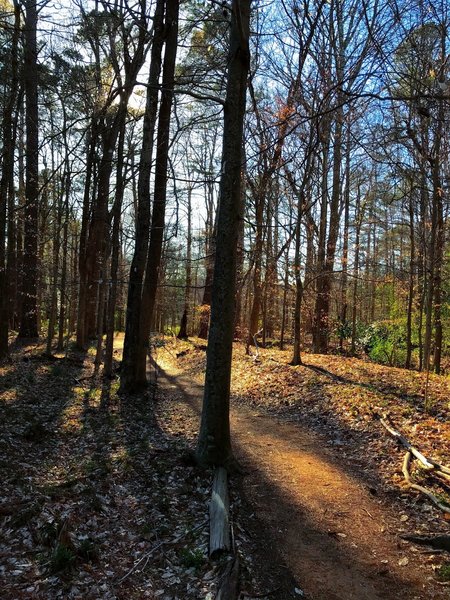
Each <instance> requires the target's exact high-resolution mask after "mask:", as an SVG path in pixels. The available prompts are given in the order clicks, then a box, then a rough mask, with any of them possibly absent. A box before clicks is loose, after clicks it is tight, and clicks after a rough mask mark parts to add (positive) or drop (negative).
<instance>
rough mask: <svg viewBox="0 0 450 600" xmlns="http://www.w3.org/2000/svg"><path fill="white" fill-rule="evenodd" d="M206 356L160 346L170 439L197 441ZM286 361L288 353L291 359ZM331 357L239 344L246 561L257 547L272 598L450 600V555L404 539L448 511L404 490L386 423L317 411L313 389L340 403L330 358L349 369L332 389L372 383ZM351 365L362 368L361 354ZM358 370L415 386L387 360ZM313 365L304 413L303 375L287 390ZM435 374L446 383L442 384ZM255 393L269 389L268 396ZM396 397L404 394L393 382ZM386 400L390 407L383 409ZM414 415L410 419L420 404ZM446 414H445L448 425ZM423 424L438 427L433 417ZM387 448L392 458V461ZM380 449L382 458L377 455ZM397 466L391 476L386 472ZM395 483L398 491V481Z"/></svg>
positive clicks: (163, 418)
mask: <svg viewBox="0 0 450 600" xmlns="http://www.w3.org/2000/svg"><path fill="white" fill-rule="evenodd" d="M180 348H181V355H179V357H178V358H177V357H176V355H175V353H176V352H177V350H180ZM202 352H203V349H200V350H198V348H197V349H196V348H195V347H192V346H191V347H189V346H183V345H182V346H181V347H180V346H177V347H167V348H163V349H160V350H158V353H157V362H158V381H159V388H160V393H159V396H158V397H159V407H158V420H159V423H160V426H161V427H162V428H164V427H169V428H170V432H168V433H170V434H171V435H175V436H185V437H188V438H189V437H191V439H192V436H195V427H198V420H199V414H200V406H201V395H202V386H201V384H202V376H203V375H202V371H203V358H202ZM283 356H284V357H285V358H287V354H285V355H283ZM308 358H313V357H308ZM324 359H325V357H323V359H320V357H319V358H318V357H314V358H313V361H310V362H313V364H311V365H310V367H309V368H308V367H297V368H295V369H293V368H292V367H288V366H287V365H286V364H285V363H284V364H281V361H282V355H281V354H280V353H278V354H277V355H276V358H275V359H274V355H273V353H272V354H269V353H267V354H265V355H264V354H263V355H262V356H261V357H260V361H261V362H260V363H257V362H255V361H252V360H251V359H249V358H248V357H244V356H243V354H242V351H241V350H239V351H238V356H237V358H236V360H235V363H234V379H233V380H234V384H233V389H234V392H235V396H234V398H233V402H232V411H231V427H232V435H233V445H234V449H235V453H236V456H237V458H238V460H239V462H240V463H241V465H242V466H243V468H244V470H245V473H246V474H245V476H244V477H242V478H239V477H238V478H235V479H233V480H232V489H233V488H234V489H235V491H236V490H237V493H238V497H241V498H242V503H239V502H238V505H239V508H237V509H236V512H237V513H238V517H237V531H236V537H237V539H238V540H239V537H240V535H241V534H242V537H243V540H244V541H243V543H242V548H241V552H242V553H243V554H244V558H245V554H246V552H248V553H249V555H251V556H250V558H249V560H250V561H253V565H252V566H253V568H254V569H255V570H256V571H257V572H259V581H260V582H261V584H260V585H262V586H263V587H264V586H265V590H263V592H264V591H265V593H266V595H267V598H278V599H280V600H281V599H284V598H302V597H303V598H308V599H309V600H381V599H384V600H407V599H408V600H419V599H420V600H426V599H431V598H436V599H443V598H449V597H450V594H449V589H448V587H446V585H445V583H443V582H442V581H438V580H437V578H436V576H435V574H434V570H436V569H438V567H439V566H440V565H442V563H443V562H445V556H444V557H442V555H439V554H438V553H432V552H430V551H427V550H425V549H423V548H420V549H419V548H417V547H416V546H414V545H412V544H410V543H408V542H406V541H404V540H402V539H401V538H400V537H399V535H400V534H401V533H408V532H411V531H417V530H419V531H420V530H421V529H423V530H425V529H426V530H427V531H429V529H430V527H431V528H432V527H434V528H435V529H436V532H437V531H440V532H441V533H442V532H444V533H445V531H446V529H448V525H447V522H446V521H445V520H444V519H443V517H442V515H440V514H439V511H438V509H435V508H431V507H430V505H429V503H428V502H424V501H423V499H422V498H419V497H418V496H417V495H415V494H414V493H411V492H410V491H405V490H402V489H401V487H399V486H398V480H399V475H398V468H395V467H393V468H392V462H394V463H395V462H397V461H398V463H399V465H401V455H398V454H397V452H396V450H395V447H394V446H393V445H392V443H391V440H390V439H389V437H388V436H387V435H385V432H383V431H382V428H381V427H380V425H379V424H378V423H373V422H370V421H369V420H368V419H362V420H361V422H360V426H359V427H358V426H357V425H355V426H354V427H353V428H352V425H351V423H350V421H351V415H350V417H349V416H348V415H347V421H346V419H345V418H344V415H341V417H342V418H338V417H339V414H331V413H332V412H333V411H332V410H330V408H331V406H328V409H329V413H330V415H329V418H328V419H327V418H325V419H324V418H322V416H321V415H320V414H315V413H314V411H313V410H312V405H311V403H310V404H309V405H308V407H306V404H307V395H308V393H310V394H312V396H313V397H316V399H317V395H319V396H322V398H321V400H322V401H323V400H324V397H326V396H328V400H329V401H330V402H332V401H333V398H332V394H331V393H330V390H329V389H328V390H327V392H326V393H325V392H324V386H325V385H329V384H330V382H329V381H328V380H329V376H330V368H331V367H330V364H331V365H332V366H334V367H336V366H339V367H340V369H341V371H340V374H336V373H337V371H336V369H334V372H333V373H331V375H333V376H334V377H335V380H334V381H331V384H334V386H338V385H343V386H344V387H345V386H346V385H347V386H349V385H350V386H352V385H353V386H356V388H355V389H353V391H352V390H348V393H350V395H353V398H354V396H355V390H356V389H358V390H359V386H361V385H364V378H363V377H361V373H358V372H357V373H356V377H355V378H352V377H349V378H348V379H347V375H348V373H347V372H344V371H345V369H343V367H342V364H341V362H342V361H344V363H345V359H341V358H339V359H337V358H336V357H332V358H331V359H330V360H331V363H330V362H329V363H326V364H325V361H324ZM339 361H341V362H339ZM359 362H360V363H361V361H359ZM348 365H350V367H351V366H352V365H353V366H355V365H357V361H354V363H353V362H352V361H349V362H348ZM348 365H347V367H348ZM325 367H326V368H325ZM311 368H313V371H311ZM358 368H359V369H363V370H364V369H365V372H366V377H368V378H370V373H372V374H373V373H376V375H377V380H378V381H380V380H381V381H383V379H384V378H385V379H386V381H388V384H389V385H392V383H393V381H392V378H394V379H395V377H399V378H400V379H401V378H402V377H403V379H402V381H403V383H405V382H406V380H407V379H408V377H410V375H409V374H407V373H406V372H405V374H404V376H403V375H402V373H397V371H399V370H394V369H393V370H391V373H393V375H392V376H391V377H389V371H388V370H387V369H386V368H384V367H378V366H377V365H368V364H365V363H361V364H360V365H359V367H358ZM383 369H384V371H383ZM302 370H303V371H304V374H303V375H304V379H303V380H302V385H303V388H302V386H301V385H300V384H299V385H298V388H297V392H298V391H299V390H300V391H302V390H303V391H304V392H305V395H304V398H303V400H304V402H303V405H304V406H303V408H304V410H302V403H300V404H298V403H297V404H295V402H294V403H293V402H291V401H289V404H287V403H286V401H285V398H286V397H287V398H290V399H292V397H293V393H294V392H295V388H293V383H292V381H290V383H289V385H290V388H289V389H287V390H286V389H285V390H284V392H283V393H280V392H279V387H280V386H282V385H286V380H287V381H289V378H291V379H292V376H293V375H292V374H293V373H295V372H296V373H299V371H300V372H302ZM331 370H333V369H331ZM324 371H325V373H324ZM251 372H253V375H252V374H251ZM351 372H352V371H351V370H350V373H351ZM311 373H312V375H313V376H314V378H315V379H314V378H313V379H312V378H311ZM368 373H369V375H368ZM343 374H344V375H345V377H346V379H344V378H343V377H342V375H343ZM303 375H301V376H300V375H299V377H303ZM317 375H318V377H317ZM307 377H309V379H308V380H307V381H306V378H307ZM321 377H322V378H324V379H325V381H323V380H322V379H321ZM413 377H415V374H414V375H413ZM336 378H337V379H336ZM339 379H340V381H339ZM435 381H436V386H437V387H439V385H441V383H442V382H439V381H438V379H436V380H435ZM406 383H407V382H406ZM406 383H405V385H406ZM366 385H367V387H368V388H369V393H370V394H372V395H373V398H372V400H374V399H375V400H378V404H380V398H377V397H376V394H377V393H378V392H379V390H378V392H377V391H376V390H375V388H374V389H372V386H370V385H369V384H367V383H366ZM274 389H275V390H278V392H277V393H276V394H274V392H273V390H274ZM255 390H259V401H258V392H255ZM305 390H306V391H305ZM441 391H442V390H441ZM250 392H251V393H250ZM380 393H381V392H380ZM383 393H384V392H383ZM237 394H239V395H237ZM339 394H342V391H341V390H339ZM389 394H390V396H392V395H393V391H392V389H389ZM344 395H345V394H344ZM385 395H387V394H385ZM269 396H272V400H270V398H269ZM274 398H275V399H274ZM391 400H392V398H391ZM387 402H388V400H386V399H385V402H384V403H381V404H382V405H383V407H384V408H386V403H387ZM293 404H294V407H292V405H293ZM318 404H319V406H318V408H320V402H318ZM362 404H363V402H362V400H361V402H360V405H362ZM286 407H288V409H287V410H284V408H286ZM376 408H379V406H376ZM270 409H273V410H272V411H271V410H270ZM361 410H362V409H361V408H360V409H359V413H361ZM350 413H352V411H350ZM353 413H354V415H353V416H355V415H356V413H355V412H354V411H353ZM408 414H409V415H410V416H411V411H409V413H408ZM439 414H440V413H439V411H437V419H438V420H437V421H436V423H438V424H439V423H440V421H439ZM359 416H361V414H359ZM419 420H420V419H419ZM422 420H424V423H428V426H429V427H431V425H430V423H429V420H430V419H429V417H428V416H424V417H423V419H422ZM168 423H170V425H167V424H168ZM361 423H362V424H361ZM424 427H425V425H424ZM373 429H375V430H376V433H375V434H374V433H373V431H372V430H373ZM445 431H447V430H445ZM366 442H367V443H366ZM386 447H387V448H388V451H389V452H390V454H391V455H390V461H391V462H389V460H388V459H387V458H386V452H385V451H384V450H385V448H386ZM378 450H380V456H379V457H377V456H376V454H375V452H376V451H378ZM441 450H442V449H441ZM444 450H445V448H444ZM392 453H394V456H392ZM441 454H442V453H441ZM443 454H444V455H445V452H443ZM378 460H380V462H381V467H380V469H377V467H378V466H379V465H377V463H378ZM388 465H390V466H391V470H392V473H391V472H387V473H386V470H388V471H389V466H388ZM390 478H392V480H393V481H394V484H395V485H394V486H392V485H389V479H390ZM249 593H250V592H249ZM264 597H266V596H264Z"/></svg>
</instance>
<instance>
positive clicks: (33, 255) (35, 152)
mask: <svg viewBox="0 0 450 600" xmlns="http://www.w3.org/2000/svg"><path fill="white" fill-rule="evenodd" d="M25 7H26V12H25V66H24V73H23V75H24V81H25V105H26V155H25V156H26V186H25V194H26V204H25V209H24V219H25V237H24V254H23V265H22V286H21V288H22V307H21V308H22V314H21V320H20V330H19V338H37V337H39V330H38V306H37V282H38V230H39V111H38V67H37V38H36V33H37V21H38V17H37V6H36V0H27V1H26V3H25Z"/></svg>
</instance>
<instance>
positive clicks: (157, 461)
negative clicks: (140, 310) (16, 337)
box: [0, 338, 450, 600]
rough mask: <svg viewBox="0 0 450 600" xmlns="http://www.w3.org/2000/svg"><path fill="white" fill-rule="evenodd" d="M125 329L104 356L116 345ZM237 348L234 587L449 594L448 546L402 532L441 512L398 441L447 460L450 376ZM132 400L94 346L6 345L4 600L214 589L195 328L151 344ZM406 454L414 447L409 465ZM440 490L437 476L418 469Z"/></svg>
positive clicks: (312, 598) (440, 529)
mask: <svg viewBox="0 0 450 600" xmlns="http://www.w3.org/2000/svg"><path fill="white" fill-rule="evenodd" d="M120 345H121V338H118V339H117V348H116V358H117V359H119V358H120ZM289 358H290V357H289V352H280V351H278V350H260V356H259V358H258V360H255V359H254V358H252V357H249V356H246V355H245V353H244V350H243V348H242V346H241V345H236V347H235V358H234V363H233V398H232V432H233V444H234V448H235V453H236V456H237V458H238V460H239V461H240V463H241V465H242V467H243V469H244V472H245V475H244V476H238V477H234V478H232V479H231V499H232V521H233V532H234V540H235V544H236V548H237V551H238V552H239V554H240V556H241V563H242V565H243V579H242V598H244V597H245V598H257V597H258V598H267V599H268V600H269V599H278V600H284V599H285V598H286V599H287V598H306V599H309V600H374V599H381V598H383V599H384V600H397V599H398V600H406V598H408V600H414V599H417V600H419V599H420V600H426V599H432V598H436V599H441V598H442V599H443V598H449V597H450V587H449V580H450V560H449V554H448V553H445V552H439V551H436V550H430V549H429V548H427V547H425V546H424V547H422V546H416V545H415V544H412V543H410V542H407V541H405V540H403V539H402V538H401V537H400V536H402V535H404V534H411V533H413V534H416V533H418V534H426V535H428V534H432V533H439V534H449V533H450V531H449V530H450V520H448V519H447V518H445V517H446V516H448V515H445V513H443V512H441V511H440V510H439V509H438V508H437V507H435V506H434V505H433V504H432V503H431V502H430V501H429V500H428V499H427V498H426V497H425V496H424V495H422V494H420V493H418V492H416V491H412V490H409V489H406V488H405V486H404V484H403V475H402V473H401V467H402V461H403V454H404V450H401V449H399V448H398V446H397V445H396V443H395V442H394V441H393V440H392V438H391V437H390V436H389V435H388V434H387V432H386V430H385V429H384V428H383V427H382V426H381V424H380V422H379V421H377V420H376V419H374V418H373V413H374V412H379V413H383V412H388V413H389V414H390V416H391V417H392V419H393V422H394V423H395V425H396V426H397V428H398V429H400V430H401V431H402V433H403V434H404V435H405V436H406V437H408V439H410V441H411V442H412V443H414V444H415V445H416V446H417V447H418V448H419V449H420V450H421V451H422V452H423V453H424V454H425V455H426V456H427V457H429V458H433V459H435V460H438V461H439V462H441V463H443V464H447V465H448V464H449V462H450V423H449V412H450V410H449V409H450V406H449V399H450V380H449V379H448V378H447V377H443V376H442V377H437V376H431V377H430V380H429V385H428V402H429V410H428V412H427V413H425V412H424V410H423V404H424V400H423V398H424V393H425V385H426V380H425V376H424V375H421V374H418V373H415V372H409V371H404V370H401V369H393V368H389V367H382V366H379V365H375V364H372V363H369V362H366V361H362V360H357V359H350V358H344V357H338V356H316V355H305V357H304V362H305V365H304V366H299V367H292V366H289V365H288V362H289ZM155 359H156V362H157V365H158V367H157V368H156V369H155V366H154V365H153V366H152V367H151V373H150V376H151V378H152V379H153V380H155V378H156V379H157V383H158V385H157V386H155V385H152V387H151V388H150V390H149V392H148V393H146V394H143V395H141V396H135V397H131V396H130V397H124V396H119V394H118V380H117V379H116V380H113V381H110V382H104V381H102V379H101V378H100V377H98V376H96V375H95V374H94V373H93V356H92V352H88V353H86V354H85V355H81V354H78V353H75V352H70V353H69V354H68V355H67V356H63V355H58V356H56V357H54V358H53V359H51V358H47V357H45V356H44V354H43V347H42V346H28V347H22V348H16V349H14V351H13V354H12V361H11V363H8V364H4V365H2V366H1V367H0V471H1V472H0V475H1V480H2V492H1V501H0V519H1V522H2V528H1V539H0V589H1V590H2V594H1V597H2V599H5V600H18V599H21V598H25V599H33V598H36V599H53V598H70V599H72V598H73V599H78V598H79V599H88V600H89V599H94V598H95V599H100V598H101V599H105V600H112V599H118V600H120V599H122V598H123V599H125V598H129V599H131V600H132V599H140V598H150V599H153V598H161V599H162V600H175V599H180V600H181V599H182V598H183V599H184V598H193V599H194V598H198V599H200V598H202V599H206V600H212V598H213V597H214V592H215V589H216V585H217V581H218V577H219V574H220V572H221V570H222V568H223V566H224V562H225V561H226V557H224V558H222V559H221V560H219V561H216V562H211V561H210V560H208V557H207V545H208V523H207V519H208V502H209V497H210V486H211V480H212V474H211V473H209V472H207V473H205V472H203V471H201V470H199V469H198V468H197V467H196V466H195V465H194V464H192V462H191V460H190V455H189V453H188V452H187V450H189V449H192V448H193V447H194V446H195V440H196V435H197V432H198V424H199V413H200V404H201V392H202V388H201V385H202V378H203V375H204V366H205V351H204V346H202V343H200V341H199V340H194V341H191V342H178V341H172V340H169V341H167V340H166V342H165V343H164V344H162V345H160V346H159V347H158V348H157V349H156V351H155ZM415 462H416V461H415ZM413 477H414V479H415V480H416V481H419V482H421V483H422V484H424V485H426V486H427V487H429V488H430V489H432V490H433V492H434V493H435V494H436V495H437V496H438V497H439V499H440V500H441V501H449V499H450V498H449V495H448V493H449V489H448V487H446V486H445V485H442V486H437V485H436V483H435V482H434V481H432V479H431V477H430V475H427V474H426V473H425V472H424V471H423V470H420V469H417V468H416V467H414V469H413Z"/></svg>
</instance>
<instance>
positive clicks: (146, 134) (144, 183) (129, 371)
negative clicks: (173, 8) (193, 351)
mask: <svg viewBox="0 0 450 600" xmlns="http://www.w3.org/2000/svg"><path fill="white" fill-rule="evenodd" d="M165 4H166V0H157V3H156V8H155V14H154V17H153V28H154V33H153V41H152V49H151V60H150V70H149V76H148V85H147V98H146V105H145V113H144V126H143V138H142V147H141V156H140V163H139V178H138V186H137V215H136V241H135V246H134V254H133V260H132V262H131V268H130V281H129V285H128V295H127V310H126V323H125V339H124V347H123V358H122V368H121V374H120V389H121V391H122V392H125V391H127V392H132V391H134V389H135V387H136V383H137V381H136V364H137V354H138V351H139V348H138V342H137V340H138V338H139V328H140V322H141V310H142V286H143V280H144V273H145V267H146V264H147V252H148V241H149V231H150V212H151V211H150V175H151V168H152V160H153V147H154V136H155V127H156V117H157V112H158V89H159V85H158V84H159V77H160V73H161V54H162V47H163V42H164V10H165Z"/></svg>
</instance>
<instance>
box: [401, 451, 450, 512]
mask: <svg viewBox="0 0 450 600" xmlns="http://www.w3.org/2000/svg"><path fill="white" fill-rule="evenodd" d="M411 458H412V453H411V452H410V451H409V450H408V451H407V452H406V454H405V458H404V459H403V467H402V472H403V476H404V478H405V481H406V483H407V485H408V487H409V488H412V489H413V490H417V491H418V492H421V493H422V494H424V495H425V496H426V497H427V498H428V499H429V500H431V502H433V504H435V505H436V506H437V507H438V508H440V509H441V510H442V511H443V512H445V513H448V514H450V507H449V506H446V505H445V504H442V502H441V501H440V500H439V499H438V498H437V497H436V496H435V495H434V494H433V493H431V492H430V490H428V489H427V488H425V487H423V486H422V485H419V484H417V483H414V482H413V481H412V480H411V475H410V473H409V465H410V464H411Z"/></svg>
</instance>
